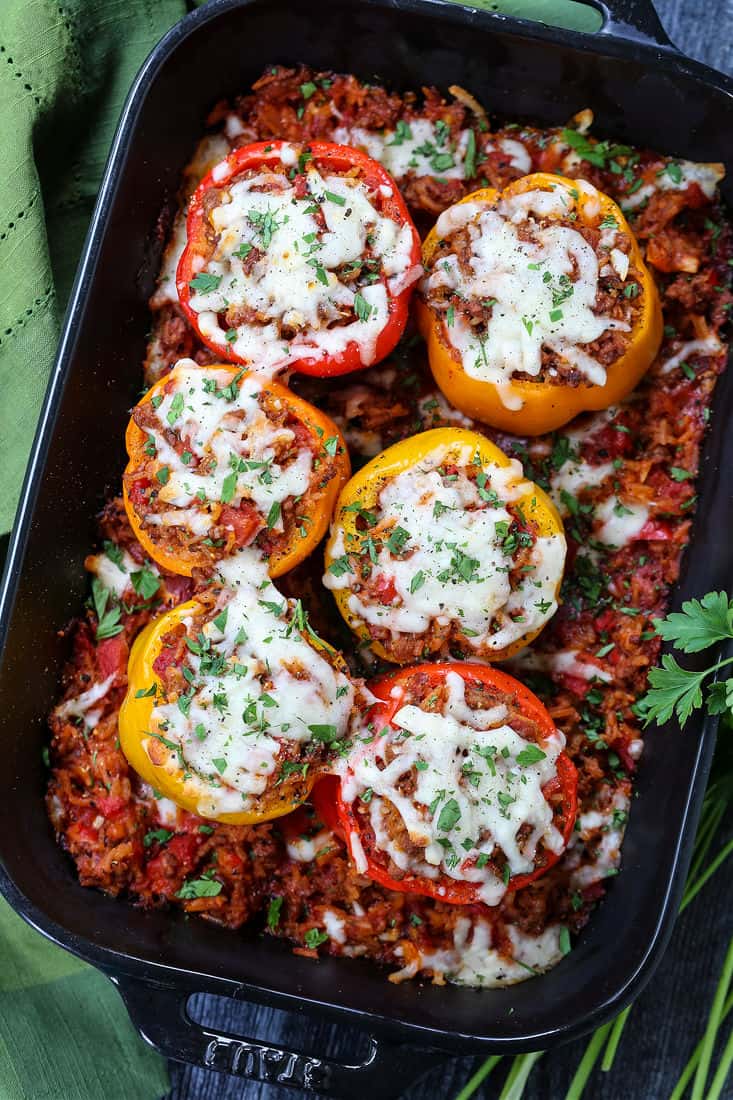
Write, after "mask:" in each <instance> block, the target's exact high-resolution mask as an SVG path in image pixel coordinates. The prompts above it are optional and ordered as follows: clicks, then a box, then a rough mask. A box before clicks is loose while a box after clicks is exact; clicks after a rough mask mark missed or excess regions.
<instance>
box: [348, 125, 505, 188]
mask: <svg viewBox="0 0 733 1100" xmlns="http://www.w3.org/2000/svg"><path fill="white" fill-rule="evenodd" d="M471 133H472V132H471V131H470V130H461V132H460V134H459V135H458V140H457V141H456V142H453V141H452V140H451V139H450V135H449V133H448V128H447V127H445V126H443V127H441V126H440V125H439V124H438V125H436V123H434V122H432V121H430V119H426V118H415V119H410V121H409V122H404V121H403V122H402V123H400V124H399V126H398V129H397V130H383V131H381V132H379V131H376V130H365V129H364V128H363V127H361V126H353V127H346V126H340V127H338V128H337V129H336V130H334V133H333V140H334V141H338V142H339V143H340V144H341V145H353V146H355V147H356V148H357V149H362V150H363V151H364V152H365V153H368V154H369V156H370V157H371V158H372V159H373V160H378V161H379V163H380V164H383V165H384V167H385V168H386V169H387V171H388V172H389V173H390V175H391V176H394V178H395V179H396V180H398V181H399V180H401V179H404V178H405V177H406V176H408V175H415V176H438V177H440V178H441V179H448V180H462V179H465V178H466V151H467V149H468V145H469V142H470V140H471V138H470V135H471ZM512 144H518V143H512ZM514 153H515V155H516V150H515V151H514ZM474 174H475V168H474Z"/></svg>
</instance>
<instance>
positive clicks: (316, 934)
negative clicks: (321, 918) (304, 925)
mask: <svg viewBox="0 0 733 1100" xmlns="http://www.w3.org/2000/svg"><path fill="white" fill-rule="evenodd" d="M303 939H304V942H305V946H306V947H310V948H311V949H314V948H316V947H319V946H320V945H321V944H322V943H325V942H326V940H327V939H328V932H324V931H323V930H322V929H321V928H309V929H308V931H307V932H306V934H305V936H304V937H303Z"/></svg>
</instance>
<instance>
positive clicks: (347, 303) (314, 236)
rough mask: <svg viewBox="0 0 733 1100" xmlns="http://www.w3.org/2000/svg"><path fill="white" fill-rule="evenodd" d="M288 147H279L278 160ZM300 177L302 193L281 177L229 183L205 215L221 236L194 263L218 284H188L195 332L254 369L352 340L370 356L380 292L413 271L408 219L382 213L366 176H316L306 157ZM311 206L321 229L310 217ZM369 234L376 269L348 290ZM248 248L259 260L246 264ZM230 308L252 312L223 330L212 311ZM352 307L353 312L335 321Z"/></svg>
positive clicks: (384, 299)
mask: <svg viewBox="0 0 733 1100" xmlns="http://www.w3.org/2000/svg"><path fill="white" fill-rule="evenodd" d="M289 148H290V147H288V146H285V147H284V149H283V151H282V153H281V159H282V160H283V163H288V150H289ZM305 175H306V177H307V180H308V193H307V194H306V195H305V196H304V197H303V196H301V197H298V193H297V192H296V188H295V186H294V185H293V184H292V183H291V182H290V181H289V180H288V179H287V177H286V176H282V175H274V174H272V173H269V174H268V175H265V174H260V175H255V176H252V177H249V178H246V179H240V180H237V181H235V182H234V183H233V184H232V185H231V186H230V187H229V188H228V190H227V192H226V197H222V200H221V201H220V203H219V205H218V206H216V207H214V209H213V210H212V211H211V214H210V219H211V222H212V225H213V227H214V229H215V231H216V232H217V233H218V234H219V241H218V245H217V248H216V251H215V253H214V256H213V257H212V259H210V260H209V262H208V263H207V264H205V265H202V266H205V267H206V273H207V274H208V275H209V276H211V277H212V278H213V280H214V281H215V284H216V285H215V286H213V287H211V288H208V287H207V288H200V289H196V288H195V281H194V282H193V283H192V287H193V289H195V293H193V294H192V295H191V298H190V306H191V308H192V309H193V310H194V311H195V312H196V313H197V314H198V320H199V327H200V329H201V331H202V333H203V334H204V335H205V336H206V337H207V338H208V339H210V340H211V341H212V342H213V343H214V344H216V345H218V346H220V347H221V348H222V349H226V350H231V351H233V352H235V353H236V354H237V355H238V356H239V358H240V359H241V360H242V361H245V362H247V363H249V364H251V366H252V369H253V370H257V371H258V372H261V373H269V374H272V373H273V372H274V371H276V370H281V369H284V368H286V367H288V366H291V365H293V364H294V363H296V362H297V361H298V360H300V359H303V358H308V357H311V356H313V354H314V352H320V353H326V354H329V355H337V354H339V353H341V352H343V351H344V350H345V349H346V347H347V346H348V345H349V344H351V343H355V344H356V345H358V347H359V349H360V355H361V360H362V362H363V363H364V364H365V365H367V364H369V363H371V362H373V361H374V358H375V355H376V342H377V338H378V336H379V334H380V332H381V331H382V330H383V328H384V327H385V325H386V323H387V321H388V319H389V295H388V292H389V294H391V295H398V294H400V293H401V292H402V291H403V290H404V289H405V288H406V287H407V286H409V285H410V284H411V283H412V282H414V281H415V279H417V278H418V277H419V275H420V271H421V269H420V268H419V267H418V268H415V266H414V265H413V264H412V260H411V254H412V249H413V230H412V227H411V225H409V224H405V225H402V226H400V225H398V224H397V223H396V222H394V221H393V220H392V219H391V218H389V217H385V216H384V215H382V214H380V213H379V211H378V209H377V208H376V206H375V205H374V200H373V197H372V196H371V194H370V192H369V189H368V187H367V186H366V184H365V183H363V182H362V181H360V180H358V179H354V178H350V177H345V176H328V175H326V176H322V175H321V174H320V172H319V171H318V170H317V168H316V167H315V166H314V165H313V164H308V165H306V166H305ZM263 186H264V187H266V188H267V189H266V190H262V189H261V188H263ZM258 188H260V189H259V190H258ZM226 200H228V201H226ZM318 211H320V213H321V214H322V215H323V218H324V219H325V222H326V230H325V232H323V231H322V229H321V226H320V223H319V222H318V221H317V220H316V219H315V217H314V215H315V213H316V212H318ZM367 237H368V238H369V244H370V246H371V251H372V256H373V259H374V261H375V264H376V268H377V269H378V270H376V271H375V274H377V275H378V277H377V278H376V279H375V280H374V281H373V282H371V283H368V284H366V285H363V286H361V288H360V289H358V290H355V289H354V286H353V285H352V283H351V281H350V280H348V279H342V278H341V274H340V272H341V270H342V268H343V267H344V266H345V265H353V264H358V263H359V261H360V260H362V258H363V257H364V256H365V253H366V251H367V248H368V242H367ZM253 249H257V259H256V262H255V263H254V264H250V263H248V261H247V256H248V255H249V252H251V251H252V250H253ZM357 294H359V296H360V298H359V300H358V301H357ZM229 307H237V308H239V309H241V310H242V311H243V312H244V313H245V314H246V315H247V317H249V316H251V317H252V318H253V319H252V320H249V319H244V320H242V321H241V322H239V323H236V324H235V325H234V326H233V328H232V330H231V331H230V330H226V331H225V329H224V328H222V326H221V324H220V321H219V314H220V313H223V312H224V311H225V310H226V309H227V308H229ZM353 315H356V319H355V320H352V321H348V320H346V323H342V322H344V321H345V319H348V318H349V317H350V316H353ZM255 318H256V319H255ZM283 329H284V330H285V331H286V332H287V333H288V335H287V336H283V334H282V330H283ZM291 333H294V335H292V336H291V335H290V334H291Z"/></svg>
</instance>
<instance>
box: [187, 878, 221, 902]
mask: <svg viewBox="0 0 733 1100" xmlns="http://www.w3.org/2000/svg"><path fill="white" fill-rule="evenodd" d="M221 889H222V887H221V883H220V882H215V881H214V880H213V879H210V878H194V879H189V880H188V882H184V884H183V886H182V887H181V889H180V890H179V891H178V893H177V894H176V897H177V898H181V899H182V900H184V901H190V900H191V899H192V898H215V897H217V896H218V895H219V894H220V893H221Z"/></svg>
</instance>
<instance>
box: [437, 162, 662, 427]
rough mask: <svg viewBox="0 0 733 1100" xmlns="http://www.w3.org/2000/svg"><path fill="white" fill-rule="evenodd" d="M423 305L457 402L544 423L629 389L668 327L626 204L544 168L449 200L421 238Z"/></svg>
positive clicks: (477, 412)
mask: <svg viewBox="0 0 733 1100" xmlns="http://www.w3.org/2000/svg"><path fill="white" fill-rule="evenodd" d="M423 264H424V267H425V277H424V279H423V281H422V283H421V293H420V298H419V301H418V317H419V323H420V327H421V330H422V332H423V334H424V336H425V338H426V340H427V345H428V355H429V359H430V366H431V369H432V371H433V375H434V376H435V380H436V382H437V383H438V385H439V386H440V388H441V390H442V391H443V393H444V394H445V396H446V397H447V398H448V400H449V401H451V402H452V403H453V404H454V405H455V406H456V407H457V408H458V409H460V410H461V411H462V412H464V413H467V414H468V415H469V416H473V417H476V418H477V419H479V420H482V421H484V422H485V423H486V424H490V425H492V426H493V427H495V428H499V429H501V430H502V431H508V432H512V433H514V434H517V435H541V434H542V433H544V432H548V431H552V430H554V429H555V428H559V427H560V426H561V425H563V424H566V423H567V422H568V421H569V420H572V419H573V417H575V416H576V415H577V414H578V413H580V412H584V411H586V410H597V409H604V408H607V407H608V406H610V405H613V404H615V403H616V402H618V401H620V400H621V399H622V398H624V397H625V396H626V395H627V394H628V393H630V392H631V390H633V388H634V387H635V386H636V385H637V383H638V382H639V380H640V379H641V378H642V376H643V374H644V372H645V371H646V370H647V369H648V367H649V366H650V365H651V363H652V360H653V359H654V356H655V355H656V353H657V351H658V349H659V345H660V342H661V338H662V313H661V306H660V302H659V295H658V293H657V289H656V286H655V283H654V280H653V278H652V276H651V274H650V272H649V270H648V269H647V267H646V265H645V264H644V261H643V258H642V255H641V252H640V250H639V246H638V244H637V242H636V239H635V238H634V235H633V233H632V232H631V229H630V228H629V226H628V223H627V222H626V219H625V218H624V216H623V214H622V213H621V210H620V209H619V207H618V206H617V205H616V203H614V202H613V201H612V200H611V199H610V198H608V196H607V195H604V194H602V193H601V192H600V191H598V190H597V189H596V188H595V187H592V186H591V185H590V184H588V183H586V182H584V181H583V180H570V179H565V178H563V177H562V176H553V175H549V174H547V173H542V172H538V173H535V174H533V175H530V176H525V177H523V178H522V179H519V180H517V181H516V182H514V183H512V184H510V185H509V186H508V187H507V188H506V189H505V190H504V191H503V192H501V193H499V192H497V191H496V190H493V189H485V190H481V191H475V192H474V193H473V194H471V195H467V196H466V197H465V198H464V199H461V200H460V202H458V203H456V204H455V205H454V206H452V207H450V208H449V209H448V210H446V211H444V213H443V214H441V216H440V217H439V219H438V221H437V223H436V225H435V228H434V229H433V230H432V231H431V232H430V234H429V235H428V237H427V239H426V241H425V243H424V245H423Z"/></svg>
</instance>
